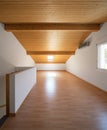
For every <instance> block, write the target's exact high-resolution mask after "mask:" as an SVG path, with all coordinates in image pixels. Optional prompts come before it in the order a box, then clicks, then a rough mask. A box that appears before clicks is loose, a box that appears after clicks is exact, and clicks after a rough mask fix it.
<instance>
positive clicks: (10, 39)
mask: <svg viewBox="0 0 107 130" xmlns="http://www.w3.org/2000/svg"><path fill="white" fill-rule="evenodd" d="M17 66H20V67H31V66H35V62H34V61H33V59H32V58H31V57H30V56H28V55H27V54H26V51H25V49H24V48H23V47H22V45H21V44H20V43H19V41H18V40H17V39H16V38H15V36H14V35H13V34H12V33H11V32H6V31H5V30H4V25H3V24H1V23H0V95H1V96H0V106H1V105H4V104H6V101H5V100H6V98H5V75H6V74H7V73H10V72H13V71H14V70H15V67H17ZM2 109H3V108H0V118H1V117H2V116H3V114H4V110H2ZM4 109H5V108H4ZM2 111H3V112H2Z"/></svg>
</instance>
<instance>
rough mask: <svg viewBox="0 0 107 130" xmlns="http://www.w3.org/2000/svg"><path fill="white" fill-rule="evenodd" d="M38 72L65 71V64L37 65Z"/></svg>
mask: <svg viewBox="0 0 107 130" xmlns="http://www.w3.org/2000/svg"><path fill="white" fill-rule="evenodd" d="M36 67H37V70H65V64H36Z"/></svg>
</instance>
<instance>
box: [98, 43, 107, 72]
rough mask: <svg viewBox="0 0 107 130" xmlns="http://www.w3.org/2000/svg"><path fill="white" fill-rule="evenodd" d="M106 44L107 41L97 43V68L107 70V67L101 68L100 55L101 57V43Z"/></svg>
mask: <svg viewBox="0 0 107 130" xmlns="http://www.w3.org/2000/svg"><path fill="white" fill-rule="evenodd" d="M104 44H107V42H103V43H99V44H97V69H98V70H99V71H103V72H107V68H101V66H100V57H99V49H100V47H101V45H104Z"/></svg>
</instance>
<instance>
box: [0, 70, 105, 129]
mask: <svg viewBox="0 0 107 130" xmlns="http://www.w3.org/2000/svg"><path fill="white" fill-rule="evenodd" d="M106 113H107V93H105V92H103V91H101V90H100V89H98V88H96V87H95V86H92V85H90V84H88V83H86V82H84V81H83V80H80V79H79V78H77V77H75V76H74V75H72V74H69V73H67V72H65V71H39V72H38V73H37V85H36V86H35V87H34V88H33V89H32V91H31V93H30V94H29V96H28V97H27V99H26V100H25V102H24V104H23V105H22V106H21V108H20V110H19V111H18V113H17V115H16V117H11V118H8V120H7V121H6V122H5V124H4V125H3V126H2V128H1V130H18V129H20V130H106V129H107V114H106Z"/></svg>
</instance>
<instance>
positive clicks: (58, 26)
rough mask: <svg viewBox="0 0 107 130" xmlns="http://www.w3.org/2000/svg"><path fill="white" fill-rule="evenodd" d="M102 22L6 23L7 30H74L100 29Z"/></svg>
mask: <svg viewBox="0 0 107 130" xmlns="http://www.w3.org/2000/svg"><path fill="white" fill-rule="evenodd" d="M99 29H100V24H71V23H35V24H25V23H24V24H5V30H6V31H10V32H21V31H22V32H23V31H35V30H72V31H98V30H99Z"/></svg>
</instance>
